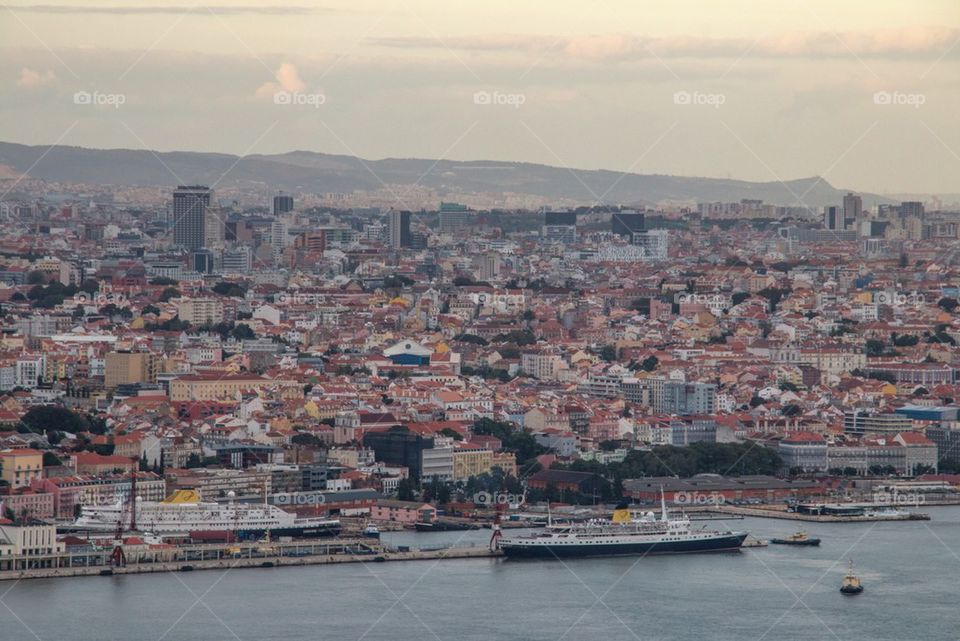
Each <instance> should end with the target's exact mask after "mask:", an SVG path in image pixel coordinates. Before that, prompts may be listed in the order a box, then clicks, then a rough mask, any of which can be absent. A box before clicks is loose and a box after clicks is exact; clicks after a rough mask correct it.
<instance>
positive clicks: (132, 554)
mask: <svg viewBox="0 0 960 641" xmlns="http://www.w3.org/2000/svg"><path fill="white" fill-rule="evenodd" d="M111 554H112V550H111V549H101V550H92V551H84V552H67V553H63V554H51V555H42V556H30V557H5V558H4V559H3V561H4V566H6V567H10V566H12V567H13V568H14V569H0V581H10V580H15V581H16V580H24V579H45V578H54V577H74V576H116V575H123V574H148V573H154V572H191V571H194V570H228V569H235V568H274V567H288V566H302V565H328V564H334V563H383V562H389V561H427V560H440V559H480V558H495V557H500V556H503V552H501V551H500V550H491V549H489V547H487V546H486V545H473V546H468V545H458V546H449V547H436V548H419V549H417V548H409V547H406V546H400V547H397V548H388V547H385V546H382V545H380V543H379V542H376V541H371V540H370V539H335V540H330V539H328V540H324V539H313V540H302V541H292V542H284V543H269V544H268V543H264V542H246V543H233V544H205V545H180V546H163V547H162V548H159V549H158V548H156V547H155V546H150V547H149V548H147V549H143V550H137V549H133V548H129V549H125V554H126V555H127V562H126V563H125V564H124V565H121V566H115V565H113V564H112V562H111Z"/></svg>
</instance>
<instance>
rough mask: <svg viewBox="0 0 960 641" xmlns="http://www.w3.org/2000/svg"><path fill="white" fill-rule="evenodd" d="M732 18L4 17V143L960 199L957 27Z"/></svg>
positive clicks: (664, 13) (887, 11)
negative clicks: (814, 182) (439, 164)
mask: <svg viewBox="0 0 960 641" xmlns="http://www.w3.org/2000/svg"><path fill="white" fill-rule="evenodd" d="M735 5H736V6H734V7H733V8H729V7H730V5H725V7H724V10H722V11H721V10H719V9H717V8H714V7H712V6H711V5H708V4H704V3H695V2H692V3H683V4H681V5H680V6H678V7H669V8H665V7H641V8H637V7H633V6H629V7H626V6H624V7H622V8H621V7H620V6H618V3H610V2H606V1H603V2H598V3H594V4H590V5H587V6H585V7H584V6H581V7H550V10H549V11H546V10H545V9H544V7H543V6H538V5H528V6H524V7H522V8H520V9H513V8H509V6H508V5H506V3H490V4H485V5H484V6H483V7H476V8H474V7H457V8H456V9H454V10H452V11H451V10H450V8H449V7H445V5H443V3H439V2H433V1H423V2H416V3H408V4H405V5H403V6H402V7H388V8H386V9H385V10H384V9H383V8H381V7H377V8H373V7H368V8H363V9H355V8H351V7H350V6H349V5H348V4H347V3H344V2H330V3H324V4H323V5H318V4H313V3H295V4H294V3H291V4H285V5H277V6H267V5H263V4H253V3H243V2H226V1H223V0H221V1H218V2H211V3H206V4H205V5H203V6H200V5H193V6H191V5H187V4H183V5H176V6H160V5H150V4H147V3H144V2H122V3H112V4H107V3H99V2H79V3H77V4H76V6H73V5H69V6H68V5H64V4H50V3H46V4H38V3H33V4H29V5H28V4H26V3H20V4H15V5H8V6H6V7H3V8H0V13H2V14H3V15H4V16H5V17H6V19H5V20H2V21H0V35H2V36H3V38H4V41H5V44H4V45H3V51H4V56H3V60H2V61H0V77H3V79H4V80H3V82H4V84H5V86H6V87H7V88H8V91H6V92H4V94H3V96H2V97H0V113H2V114H3V123H4V124H3V126H2V129H0V139H2V140H5V141H9V142H15V143H20V144H30V145H51V144H54V143H59V144H62V145H75V146H82V147H94V148H125V149H156V150H159V151H173V150H178V151H199V152H221V153H233V154H241V155H245V154H273V153H283V152H287V151H291V150H295V149H307V150H311V151H317V152H323V153H331V154H346V155H355V156H358V157H361V158H369V159H373V158H388V157H392V158H438V159H449V160H498V161H508V162H530V163H541V164H546V165H552V166H563V167H572V168H582V169H607V170H611V171H625V172H631V173H639V174H668V175H682V176H699V177H714V178H734V179H740V180H749V181H762V182H767V181H788V180H792V179H796V178H801V177H808V176H823V177H824V178H826V179H827V180H828V181H829V182H830V183H831V184H833V185H836V186H838V187H839V188H845V189H854V190H858V191H869V192H874V193H879V194H893V193H923V194H943V193H956V192H957V191H960V190H958V188H957V186H956V183H955V181H953V180H951V178H952V177H953V176H955V175H956V170H957V167H958V165H960V155H958V153H957V151H958V150H960V132H958V131H957V128H956V127H955V126H954V125H953V123H952V119H951V114H952V112H953V111H955V106H956V105H957V104H958V103H960V88H958V87H957V86H956V83H955V82H954V81H953V78H955V77H956V70H957V63H958V57H960V47H958V46H957V43H958V41H960V10H958V9H957V8H955V7H953V6H951V5H950V4H949V3H946V2H926V3H921V4H920V5H919V6H912V7H906V8H904V7H900V6H897V5H896V4H895V3H878V4H871V5H870V6H869V11H867V10H866V9H864V8H861V7H862V5H860V6H843V7H832V6H830V5H828V4H826V3H817V2H807V3H800V4H797V5H791V6H790V7H789V8H780V7H764V6H763V5H761V4H758V3H751V2H741V3H735ZM745 16H748V17H747V18H745ZM77 20H82V21H83V25H84V29H82V30H79V29H76V28H75V25H76V24H77ZM505 25H506V28H505ZM278 34H282V35H279V36H278ZM80 92H87V93H88V94H90V95H94V96H96V95H100V96H114V97H115V98H114V100H113V102H112V103H111V102H103V103H101V104H99V105H97V104H77V103H76V102H75V95H77V94H78V93H80ZM284 94H285V95H286V96H288V98H289V100H288V101H287V102H284V101H283V99H282V98H280V99H278V98H277V96H278V95H280V96H283V95H284ZM117 96H122V102H121V101H120V99H118V98H116V97H117ZM478 96H480V97H479V98H478ZM484 96H486V101H485V100H484ZM769 132H779V135H777V136H770V135H769ZM902 159H909V161H908V162H901V161H900V160H902Z"/></svg>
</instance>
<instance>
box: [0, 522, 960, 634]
mask: <svg viewBox="0 0 960 641" xmlns="http://www.w3.org/2000/svg"><path fill="white" fill-rule="evenodd" d="M929 512H930V513H931V516H932V517H933V520H932V521H930V522H908V523H882V522H881V523H847V524H835V523H809V524H805V527H806V529H807V531H808V532H809V533H810V534H811V535H813V536H819V537H821V538H822V539H823V543H822V545H821V546H820V547H819V548H803V549H798V548H777V547H770V548H763V549H753V550H745V551H744V552H742V553H739V554H720V555H689V556H651V557H646V558H640V559H638V558H608V559H582V560H571V561H566V562H564V563H560V562H557V561H514V560H504V559H479V560H459V559H455V560H444V561H424V562H417V563H364V564H347V565H330V566H311V567H295V568H269V569H243V570H240V569H238V570H231V571H226V572H224V571H219V570H214V571H209V572H192V573H165V574H156V575H136V576H115V577H90V578H74V579H62V580H58V579H41V580H31V581H20V582H17V583H10V584H9V585H3V586H0V588H2V590H3V591H0V594H4V591H7V590H9V591H8V592H6V593H5V594H4V596H3V597H2V602H3V604H4V605H6V606H8V607H9V609H7V607H3V608H0V630H2V632H3V634H2V638H3V639H4V641H7V640H9V641H20V640H21V639H23V640H33V641H37V639H40V641H87V640H93V639H98V640H99V639H117V640H118V641H119V640H122V641H140V640H147V641H159V640H161V639H164V640H171V641H172V640H182V641H201V640H202V641H214V640H220V639H223V640H230V639H232V640H234V641H236V640H237V639H240V640H241V641H253V640H277V641H280V640H292V639H361V638H362V639H369V640H378V639H383V640H391V641H397V640H405V639H411V640H412V639H417V640H420V639H442V640H444V641H446V640H447V639H478V640H479V639H484V640H487V639H511V640H512V639H517V640H520V639H524V640H526V639H537V640H541V639H542V640H544V641H556V640H557V639H560V638H563V639H570V640H573V639H604V640H605V641H606V640H611V641H612V640H620V639H638V638H639V639H656V640H660V639H663V640H671V641H673V640H675V641H686V640H693V639H702V638H705V635H706V637H707V638H710V639H711V640H723V639H731V640H738V641H740V640H744V639H747V640H751V639H756V640H760V639H791V640H792V639H835V638H840V639H848V638H859V639H878V640H891V641H892V640H902V639H924V640H926V639H955V638H956V628H955V620H956V616H955V613H956V605H955V603H956V590H955V585H954V581H953V579H952V577H954V576H955V575H956V573H957V571H960V558H958V556H957V555H958V554H960V550H958V547H960V546H958V544H957V542H958V541H960V508H957V507H949V508H930V509H929ZM704 525H706V526H707V527H717V528H719V527H724V526H723V525H722V524H721V523H716V524H704ZM729 525H731V526H733V527H734V528H735V529H741V528H742V529H747V530H749V531H750V532H751V534H752V535H754V536H758V537H762V538H770V537H772V536H781V535H787V534H790V533H791V532H792V528H793V527H794V524H792V523H789V522H781V521H771V520H761V519H752V518H746V519H744V520H739V521H735V522H731V523H730V524H729ZM489 534H490V533H489V531H487V530H481V531H469V532H448V533H436V534H415V533H407V532H399V533H389V534H385V535H384V541H385V543H388V544H391V545H406V544H414V545H419V546H429V545H433V544H441V543H452V542H454V541H460V542H461V543H465V542H472V543H482V542H485V541H486V539H487V538H488V537H489ZM946 546H949V547H950V548H952V549H948V547H946ZM848 551H849V552H848ZM850 557H852V558H853V559H854V561H855V562H856V566H857V570H858V572H859V574H860V576H861V578H862V579H863V581H864V584H865V585H866V592H865V593H864V594H862V595H860V596H857V597H842V596H841V595H840V594H839V592H838V587H839V582H840V578H841V577H842V575H843V573H844V571H845V569H846V561H847V558H850ZM598 597H599V598H600V599H601V601H598ZM797 597H799V600H798V598H797ZM198 598H200V599H201V600H200V601H198ZM398 599H399V600H398ZM808 608H809V609H808Z"/></svg>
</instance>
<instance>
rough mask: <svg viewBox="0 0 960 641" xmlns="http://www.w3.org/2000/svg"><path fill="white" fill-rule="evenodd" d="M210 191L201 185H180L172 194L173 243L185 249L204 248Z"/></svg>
mask: <svg viewBox="0 0 960 641" xmlns="http://www.w3.org/2000/svg"><path fill="white" fill-rule="evenodd" d="M211 193H212V192H211V191H210V189H209V188H208V187H204V186H202V185H186V186H184V185H181V186H179V187H177V189H176V191H174V192H173V242H174V243H175V244H177V245H179V246H181V247H183V248H185V249H189V250H191V251H192V250H194V249H200V248H201V247H203V246H204V240H205V239H204V233H205V223H206V215H207V208H208V207H209V206H210V196H211Z"/></svg>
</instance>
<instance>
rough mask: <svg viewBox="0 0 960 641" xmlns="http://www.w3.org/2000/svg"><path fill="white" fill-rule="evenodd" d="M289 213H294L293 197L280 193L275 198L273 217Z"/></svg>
mask: <svg viewBox="0 0 960 641" xmlns="http://www.w3.org/2000/svg"><path fill="white" fill-rule="evenodd" d="M288 211H293V196H287V195H285V194H283V193H280V194H278V195H276V196H274V197H273V215H274V216H279V215H280V214H285V213H287V212H288Z"/></svg>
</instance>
